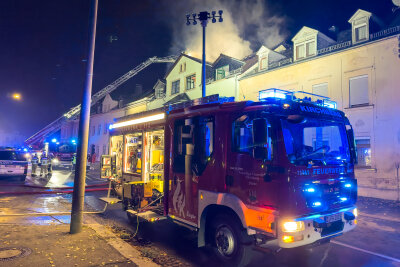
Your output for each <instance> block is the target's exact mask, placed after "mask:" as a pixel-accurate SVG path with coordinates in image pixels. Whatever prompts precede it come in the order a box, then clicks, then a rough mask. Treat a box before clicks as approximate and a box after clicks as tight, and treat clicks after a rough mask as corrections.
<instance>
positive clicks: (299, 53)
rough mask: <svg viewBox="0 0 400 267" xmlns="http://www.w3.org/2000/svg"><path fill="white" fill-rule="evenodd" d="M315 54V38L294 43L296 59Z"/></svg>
mask: <svg viewBox="0 0 400 267" xmlns="http://www.w3.org/2000/svg"><path fill="white" fill-rule="evenodd" d="M316 54H317V51H316V46H315V40H309V41H306V42H304V43H300V44H296V60H298V59H303V58H306V57H311V56H315V55H316Z"/></svg>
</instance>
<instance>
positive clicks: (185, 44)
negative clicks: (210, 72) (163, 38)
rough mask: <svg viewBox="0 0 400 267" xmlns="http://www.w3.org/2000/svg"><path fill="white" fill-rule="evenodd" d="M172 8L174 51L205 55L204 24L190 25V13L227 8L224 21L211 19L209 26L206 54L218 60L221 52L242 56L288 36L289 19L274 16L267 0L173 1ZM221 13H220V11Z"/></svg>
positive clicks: (270, 45)
mask: <svg viewBox="0 0 400 267" xmlns="http://www.w3.org/2000/svg"><path fill="white" fill-rule="evenodd" d="M166 8H167V9H168V13H169V14H171V17H169V18H168V24H169V26H170V27H171V30H172V32H173V39H172V46H171V49H170V50H171V51H170V52H171V53H173V54H178V53H180V52H182V51H185V52H186V53H189V54H190V55H192V56H194V57H198V58H201V54H202V27H201V26H200V22H199V21H198V24H197V25H190V26H186V16H185V15H186V14H188V13H198V12H201V11H208V12H211V11H213V10H214V11H218V10H223V12H224V13H223V15H222V17H223V20H224V21H223V22H222V23H219V22H218V19H217V23H211V20H209V22H208V26H207V28H206V56H207V60H208V61H214V60H215V59H216V58H217V57H218V56H219V55H220V53H223V54H226V55H228V56H232V57H235V58H238V59H242V58H244V57H245V56H248V55H249V54H251V53H252V52H253V50H255V49H258V48H259V47H260V46H261V45H265V46H267V47H269V48H271V47H273V46H276V45H277V44H279V43H280V42H282V41H283V40H284V38H285V37H286V34H285V32H286V31H285V30H284V27H285V19H284V18H282V17H278V16H273V15H271V14H270V12H269V11H268V9H267V6H266V4H265V1H263V0H250V1H229V0H216V1H215V0H204V1H198V0H197V1H196V0H188V1H182V3H181V1H176V2H173V4H171V5H170V6H169V7H166ZM217 14H218V13H217Z"/></svg>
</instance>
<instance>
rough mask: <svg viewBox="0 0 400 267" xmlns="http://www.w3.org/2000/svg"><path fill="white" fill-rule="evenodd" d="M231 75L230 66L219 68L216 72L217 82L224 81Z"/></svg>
mask: <svg viewBox="0 0 400 267" xmlns="http://www.w3.org/2000/svg"><path fill="white" fill-rule="evenodd" d="M228 74H229V65H225V66H223V67H219V68H217V69H216V70H215V78H216V80H221V79H224V78H225V77H226V76H227V75H228Z"/></svg>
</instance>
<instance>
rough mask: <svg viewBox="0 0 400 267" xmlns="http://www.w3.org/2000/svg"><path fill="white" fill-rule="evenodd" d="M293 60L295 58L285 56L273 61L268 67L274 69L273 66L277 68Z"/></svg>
mask: <svg viewBox="0 0 400 267" xmlns="http://www.w3.org/2000/svg"><path fill="white" fill-rule="evenodd" d="M292 62H293V58H285V59H282V60H279V61H275V62H271V63H270V64H268V69H273V68H277V67H280V66H283V65H287V64H290V63H292Z"/></svg>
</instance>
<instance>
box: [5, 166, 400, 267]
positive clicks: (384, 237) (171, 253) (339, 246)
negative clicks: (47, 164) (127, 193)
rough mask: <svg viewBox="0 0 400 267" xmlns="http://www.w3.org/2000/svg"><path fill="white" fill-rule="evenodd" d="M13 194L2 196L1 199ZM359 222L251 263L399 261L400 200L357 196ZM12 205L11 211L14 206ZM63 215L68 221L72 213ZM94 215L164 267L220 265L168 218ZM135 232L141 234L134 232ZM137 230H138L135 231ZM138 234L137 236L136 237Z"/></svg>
mask: <svg viewBox="0 0 400 267" xmlns="http://www.w3.org/2000/svg"><path fill="white" fill-rule="evenodd" d="M86 183H87V184H88V185H91V184H98V183H104V180H101V179H100V178H99V172H98V171H96V170H89V171H88V173H87V179H86ZM25 184H28V185H39V186H51V187H60V186H72V185H73V173H71V172H70V171H68V170H54V173H53V176H52V177H51V178H50V179H49V180H47V179H43V178H38V177H37V178H30V177H28V179H27V181H26V182H25ZM0 188H1V190H0V191H2V192H10V193H11V194H10V195H11V196H12V193H13V192H21V191H24V190H26V191H32V190H37V189H34V188H29V187H25V186H23V184H22V183H21V182H19V181H18V180H17V179H4V178H1V179H0ZM106 194H107V192H105V191H100V192H88V193H86V197H85V203H86V207H87V208H90V209H92V210H101V209H102V208H103V207H104V203H103V202H102V201H100V200H99V197H103V196H105V195H106ZM10 195H0V202H1V199H4V198H5V197H9V196H10ZM14 197H15V199H16V200H17V199H19V198H22V199H25V198H31V199H32V201H35V199H38V198H41V201H42V202H43V203H44V204H43V205H48V204H49V203H50V204H51V205H52V206H51V207H53V208H54V209H56V205H54V203H55V202H57V201H61V200H62V201H67V202H70V201H71V196H70V195H45V196H43V195H40V194H39V195H17V196H14ZM358 207H359V210H360V216H359V220H358V221H359V223H358V226H357V227H356V229H355V230H353V231H352V232H349V233H346V234H345V235H343V236H340V237H337V238H335V239H334V240H333V241H332V242H331V243H329V244H325V245H322V246H319V247H315V248H313V249H309V250H303V249H292V250H281V251H280V252H279V253H277V254H275V255H272V254H259V253H257V254H255V255H254V256H255V259H256V260H254V262H253V263H252V264H251V265H250V266H351V267H354V266H400V249H399V248H400V230H399V229H400V204H399V203H395V202H393V201H384V200H378V199H371V198H359V202H358ZM15 208H16V207H15V206H11V207H9V210H13V209H15ZM59 219H60V220H61V219H63V220H65V222H67V223H68V218H65V216H64V217H63V218H61V217H60V218H59ZM95 219H96V220H97V221H99V222H101V223H102V224H105V225H108V226H110V227H111V228H112V229H114V231H115V232H116V233H117V234H120V236H121V237H122V238H125V239H127V240H128V241H129V242H130V243H131V244H132V245H133V246H135V247H136V248H137V249H139V250H140V251H141V252H142V253H143V254H144V255H147V256H148V257H150V258H152V259H153V260H154V261H155V262H157V263H159V264H161V265H164V266H220V264H219V263H218V262H216V261H215V260H214V259H213V258H212V257H211V256H210V253H209V251H208V250H207V249H203V248H202V249H198V248H197V247H196V238H195V235H194V234H193V233H192V232H190V231H189V230H187V229H186V228H183V227H180V226H178V225H176V224H173V223H171V222H169V221H161V222H157V223H144V222H141V223H139V226H138V231H137V224H131V223H130V222H129V221H128V219H127V216H126V214H125V212H123V211H122V208H121V205H120V204H115V205H111V206H108V208H107V210H106V212H105V213H103V214H99V215H95ZM136 232H137V233H136ZM135 233H136V235H135ZM133 235H134V237H132V236H133Z"/></svg>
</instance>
